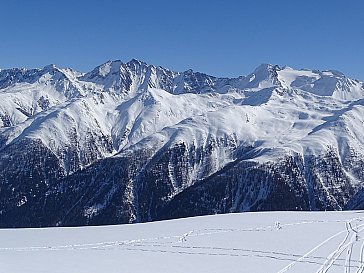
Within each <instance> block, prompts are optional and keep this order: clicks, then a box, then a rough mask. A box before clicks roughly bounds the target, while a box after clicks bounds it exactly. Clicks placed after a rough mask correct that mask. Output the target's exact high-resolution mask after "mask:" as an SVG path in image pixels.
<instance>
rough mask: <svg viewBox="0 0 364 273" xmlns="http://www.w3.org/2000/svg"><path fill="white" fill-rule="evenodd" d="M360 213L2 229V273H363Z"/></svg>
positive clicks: (363, 231) (273, 214) (363, 229)
mask: <svg viewBox="0 0 364 273" xmlns="http://www.w3.org/2000/svg"><path fill="white" fill-rule="evenodd" d="M363 220H364V214H363V212H362V211H351V212H267V213H266V212H260V213H241V214H227V215H214V216H204V217H194V218H186V219H178V220H170V221H161V222H154V223H144V224H131V225H120V226H102V227H80V228H44V229H3V230H0V269H1V270H0V271H1V272H8V273H23V272H27V273H33V272H34V273H42V272H44V273H45V272H47V273H48V272H53V273H58V272H59V273H65V272H67V273H73V272H74V273H93V272H95V273H96V272H108V273H113V272H115V273H116V272H118V273H119V272H133V273H138V272H140V273H145V272H148V273H160V272H166V273H168V272H174V273H177V272H181V273H182V272H183V273H185V272H199V273H203V272H208V273H211V272H216V273H217V272H230V273H234V272H254V273H260V272H261V273H268V272H279V273H283V272H302V273H306V272H317V273H321V272H328V273H330V272H347V273H350V272H351V273H354V272H356V273H359V272H363V271H364V257H363V255H364V237H363V235H364V222H363Z"/></svg>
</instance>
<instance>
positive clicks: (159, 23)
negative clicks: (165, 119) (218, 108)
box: [0, 0, 364, 80]
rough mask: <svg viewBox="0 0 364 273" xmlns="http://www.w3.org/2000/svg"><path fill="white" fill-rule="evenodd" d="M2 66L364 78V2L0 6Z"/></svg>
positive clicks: (75, 1)
mask: <svg viewBox="0 0 364 273" xmlns="http://www.w3.org/2000/svg"><path fill="white" fill-rule="evenodd" d="M0 4H1V5H0V7H1V16H0V27H1V31H0V35H1V36H0V68H10V67H28V68H31V67H43V66H45V65H47V64H50V63H54V64H56V65H58V66H60V67H66V66H67V67H72V68H75V69H77V70H80V71H85V72H86V71H88V70H90V69H92V68H93V67H95V66H97V65H99V64H101V63H103V62H105V61H107V60H110V59H111V60H113V59H121V60H122V61H128V60H130V59H132V58H136V59H141V60H144V61H146V62H147V63H151V64H155V65H161V66H165V67H167V68H170V69H174V70H178V71H183V70H187V69H189V68H192V69H194V70H197V71H201V72H205V73H208V74H211V75H215V76H229V77H231V76H238V75H245V74H248V73H250V72H251V71H252V70H253V69H254V68H255V67H256V66H258V65H259V64H261V63H272V64H278V65H282V66H283V65H289V66H292V67H295V68H312V69H320V70H324V69H336V70H340V71H342V72H344V73H345V74H347V75H348V76H351V77H354V78H359V79H361V80H364V69H363V68H364V66H363V63H364V19H363V18H364V1H362V0H352V1H344V0H342V1H339V0H301V1H298V0H297V1H293V0H276V1H273V0H254V1H253V0H247V1H243V0H241V1H239V0H236V1H233V0H209V1H207V0H206V1H205V0H200V1H197V0H183V1H182V0H180V1H173V0H169V1H167V0H154V1H151V0H149V1H146V0H145V1H144V0H139V1H116V0H102V1H95V0H88V1H85V0H72V1H70V0H62V1H49V0H23V1H21V0H0Z"/></svg>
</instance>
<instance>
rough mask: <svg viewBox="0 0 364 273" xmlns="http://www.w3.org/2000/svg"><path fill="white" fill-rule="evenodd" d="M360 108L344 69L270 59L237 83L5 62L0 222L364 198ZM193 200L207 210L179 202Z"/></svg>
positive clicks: (363, 96) (316, 205)
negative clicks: (290, 64) (276, 63)
mask: <svg viewBox="0 0 364 273" xmlns="http://www.w3.org/2000/svg"><path fill="white" fill-rule="evenodd" d="M363 103H364V87H363V82H360V81H358V80H353V79H350V78H347V77H346V76H345V75H344V74H342V73H340V72H337V71H333V70H330V71H317V70H295V69H293V68H290V67H283V68H281V67H279V66H274V65H270V64H263V65H260V66H259V67H257V68H256V69H255V70H254V71H253V72H252V73H251V74H249V75H247V76H241V77H238V78H231V79H229V78H218V77H214V76H209V75H206V74H203V73H200V72H194V71H192V70H187V71H185V72H175V71H171V70H169V69H166V68H163V67H159V66H158V67H157V66H153V65H148V64H146V63H144V62H141V61H138V60H131V61H130V62H127V63H123V62H121V61H108V62H106V63H104V64H102V65H100V66H98V67H96V68H95V69H93V70H92V71H90V72H88V73H80V72H77V71H74V70H72V69H61V68H57V67H56V66H54V65H49V66H46V67H44V68H43V69H30V70H27V69H7V70H0V167H1V169H2V172H1V173H0V185H1V187H0V193H1V195H2V196H4V197H3V198H2V200H1V202H0V204H1V206H0V212H1V213H0V216H1V215H5V216H2V217H4V219H5V220H3V222H4V223H5V225H18V224H19V225H33V224H30V222H27V224H25V223H23V224H21V223H22V220H17V219H16V218H17V216H14V215H15V214H14V213H15V211H18V212H19V211H23V212H22V213H24V215H28V216H27V217H30V218H29V219H32V218H34V217H35V216H34V214H37V213H38V212H35V211H37V208H38V206H39V204H40V203H42V204H45V203H47V202H50V203H51V204H52V206H54V207H58V206H60V205H59V203H60V202H61V201H60V200H63V201H62V202H68V203H69V204H70V207H69V208H68V209H65V210H64V211H62V210H61V212H60V211H57V213H60V215H53V216H52V215H50V214H51V211H49V209H48V208H45V209H44V211H43V212H42V211H40V212H39V213H40V214H39V215H38V214H37V216H36V217H35V218H36V219H37V220H36V222H37V223H39V225H55V224H61V225H63V224H70V225H72V224H76V223H77V224H90V223H94V222H92V221H95V223H117V222H133V221H147V220H154V219H159V218H166V217H167V218H168V217H180V216H184V215H186V214H187V215H199V214H210V213H215V212H230V211H246V210H267V209H278V208H280V209H315V210H316V209H345V208H346V207H347V205H348V204H351V205H350V206H353V207H357V206H361V204H362V199H363V198H362V197H361V196H363V194H361V182H362V181H363V179H364V173H363V171H362V166H364V165H363V163H364V161H363V159H364V155H363V152H362V151H363V148H364V137H363V134H362V129H363V124H364V119H363V118H362V117H363V116H364V115H363V113H364V107H363V106H364V104H363ZM228 177H229V180H226V181H225V180H224V179H227V178H228ZM216 179H217V180H216ZM215 180H216V181H215ZM231 183H232V184H231ZM282 183H283V184H282ZM202 185H203V186H202ZM211 187H218V188H217V189H214V190H213V191H211V190H210V191H208V192H206V189H207V188H211ZM279 192H281V195H282V194H283V195H285V194H286V195H287V196H285V198H286V199H288V200H291V201H289V203H285V202H282V204H279V202H281V201H277V198H278V199H280V198H281V197H279V195H278V196H276V195H277V194H278V193H279ZM202 196H205V197H204V198H202ZM288 196H289V197H288ZM191 198H192V199H193V200H194V201H193V202H195V203H196V204H200V203H201V202H202V203H203V206H202V207H201V206H199V208H197V207H198V206H197V205H196V207H191V208H188V209H187V210H188V211H184V212H183V211H180V212H178V209H176V210H175V212H172V210H171V209H169V206H172V205H173V206H177V207H178V206H180V207H181V209H182V208H183V207H186V206H184V204H185V203H184V202H187V203H189V204H192V203H191V202H192V199H191ZM201 198H202V199H201ZM353 198H354V199H353ZM195 199H196V200H195ZM9 200H10V201H9ZM182 200H183V201H182ZM201 200H204V201H201ZM302 200H303V201H302ZM211 202H212V203H211ZM277 202H278V203H277ZM115 204H118V205H117V206H116V207H115ZM277 204H278V205H277ZM200 205H201V204H200ZM187 207H188V206H187ZM177 212H178V213H179V214H178V215H172V214H173V213H177ZM171 213H172V214H171ZM48 214H49V215H48ZM19 215H21V213H20V214H19ZM29 215H33V216H29ZM45 215H48V216H47V217H48V218H52V217H53V218H54V219H53V218H52V219H51V220H49V219H48V218H47V217H46V216H45ZM71 216H72V217H73V218H75V219H76V220H75V223H72V222H70V220H68V219H70V218H71ZM14 217H15V219H14ZM80 219H81V220H80ZM82 219H83V220H82ZM97 219H98V220H97ZM110 219H111V220H110ZM112 219H114V220H112ZM0 220H1V219H0ZM29 221H31V220H29ZM14 223H15V224H14ZM16 223H17V224H16ZM36 225H38V224H36Z"/></svg>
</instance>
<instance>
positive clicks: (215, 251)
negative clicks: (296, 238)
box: [0, 218, 364, 273]
mask: <svg viewBox="0 0 364 273" xmlns="http://www.w3.org/2000/svg"><path fill="white" fill-rule="evenodd" d="M354 221H357V222H358V221H362V219H361V218H353V219H350V220H348V221H344V220H310V221H309V220H307V221H299V222H292V223H286V224H279V230H284V228H287V227H293V226H298V225H308V224H315V225H316V224H327V223H344V224H345V229H344V230H341V231H339V232H337V233H335V234H333V235H330V236H329V237H328V238H326V239H325V240H324V241H322V242H321V243H319V244H317V245H316V246H315V247H314V248H312V249H311V250H309V251H308V252H306V253H305V254H303V255H302V254H299V253H292V252H290V253H286V252H283V251H278V250H277V251H268V250H263V249H253V248H241V247H223V246H218V245H199V244H196V242H195V239H197V238H198V237H201V236H215V235H218V234H225V233H233V232H237V233H239V232H264V231H274V230H278V228H277V225H276V224H275V225H268V226H261V227H252V228H241V229H239V228H211V229H209V228H204V229H199V230H189V231H187V232H185V233H183V234H182V235H181V234H176V235H170V236H159V237H150V238H136V239H133V240H123V241H109V242H95V243H85V244H69V245H54V246H29V247H12V248H11V247H8V248H7V247H2V248H1V247H0V253H1V252H8V251H69V250H72V251H82V250H98V251H132V252H138V251H139V252H151V253H162V254H163V253H169V254H176V255H203V256H220V257H254V258H260V259H270V260H279V261H282V262H284V261H287V262H290V263H289V264H288V265H287V266H285V267H284V268H282V269H281V270H279V271H278V273H284V272H287V271H292V272H294V267H295V266H296V265H298V264H312V265H317V266H320V267H319V269H318V270H317V273H327V272H330V270H331V269H333V268H334V269H336V270H337V269H338V268H343V269H344V272H345V273H350V272H354V271H352V270H355V273H363V272H364V238H361V237H360V236H361V232H362V231H363V230H364V224H359V225H358V224H356V226H355V227H353V224H352V223H353V222H354ZM357 222H356V223H357ZM344 233H345V237H344V238H343V239H342V240H341V241H340V242H339V243H338V245H337V247H336V248H335V249H334V250H333V251H331V252H330V253H328V255H327V256H324V255H322V254H320V255H319V254H315V252H317V250H318V249H320V248H323V247H324V246H325V245H326V244H327V243H328V242H329V241H333V240H335V239H337V238H338V237H340V235H342V234H344ZM360 241H363V242H362V244H361V247H360V249H359V250H358V251H359V253H355V250H356V248H354V245H355V243H357V242H360ZM345 251H346V256H345V257H342V254H343V253H344V252H345ZM354 256H357V257H358V258H357V259H355V258H353V257H354Z"/></svg>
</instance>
